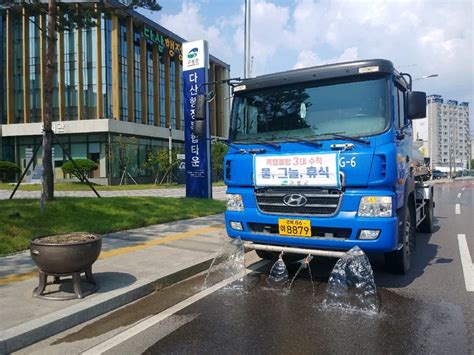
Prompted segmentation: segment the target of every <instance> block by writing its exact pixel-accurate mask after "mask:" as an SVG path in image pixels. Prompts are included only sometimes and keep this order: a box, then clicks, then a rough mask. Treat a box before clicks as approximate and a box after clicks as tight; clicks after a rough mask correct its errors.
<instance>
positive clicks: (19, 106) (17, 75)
mask: <svg viewBox="0 0 474 355" xmlns="http://www.w3.org/2000/svg"><path fill="white" fill-rule="evenodd" d="M21 27H22V26H21V16H19V17H15V18H14V19H13V97H14V101H15V103H14V112H13V115H14V122H15V123H22V122H23V60H22V59H23V58H22V48H21V46H22V32H21ZM2 65H3V64H2Z"/></svg>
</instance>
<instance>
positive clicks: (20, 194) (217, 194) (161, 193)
mask: <svg viewBox="0 0 474 355" xmlns="http://www.w3.org/2000/svg"><path fill="white" fill-rule="evenodd" d="M226 189H227V187H226V186H214V187H213V188H212V196H213V198H214V199H216V200H225V192H226ZM12 190H13V187H12ZM98 192H99V195H100V196H101V197H119V196H149V197H153V196H155V197H185V196H186V190H185V188H183V187H176V188H167V189H149V190H112V191H98ZM11 193H12V191H8V190H0V200H6V199H8V198H9V197H10V195H11ZM40 196H41V192H40V191H22V190H18V191H17V192H16V193H15V196H14V197H13V198H14V199H21V198H35V199H39V198H40ZM54 196H56V197H96V195H95V193H94V192H93V191H92V190H90V191H55V192H54Z"/></svg>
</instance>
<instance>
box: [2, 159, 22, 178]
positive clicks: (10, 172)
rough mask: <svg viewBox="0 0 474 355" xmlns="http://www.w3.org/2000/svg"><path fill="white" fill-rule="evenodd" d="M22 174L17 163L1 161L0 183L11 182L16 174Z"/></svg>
mask: <svg viewBox="0 0 474 355" xmlns="http://www.w3.org/2000/svg"><path fill="white" fill-rule="evenodd" d="M20 172H21V170H20V168H19V167H18V165H16V164H15V163H12V162H11V161H5V160H0V182H1V181H7V180H10V179H11V178H12V177H14V176H15V174H18V173H20Z"/></svg>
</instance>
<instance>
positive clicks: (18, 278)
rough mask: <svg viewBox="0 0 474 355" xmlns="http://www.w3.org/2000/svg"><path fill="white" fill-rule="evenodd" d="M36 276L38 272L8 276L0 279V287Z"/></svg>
mask: <svg viewBox="0 0 474 355" xmlns="http://www.w3.org/2000/svg"><path fill="white" fill-rule="evenodd" d="M35 276H38V271H30V272H25V273H23V274H15V275H8V276H5V277H2V278H0V286H3V285H7V284H9V283H12V282H18V281H24V280H28V279H31V278H33V277H35Z"/></svg>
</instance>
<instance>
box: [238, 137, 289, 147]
mask: <svg viewBox="0 0 474 355" xmlns="http://www.w3.org/2000/svg"><path fill="white" fill-rule="evenodd" d="M239 143H240V144H253V143H260V144H263V145H268V146H270V147H275V148H280V145H279V144H278V143H274V142H268V141H265V140H263V139H253V140H249V141H245V142H239Z"/></svg>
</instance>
